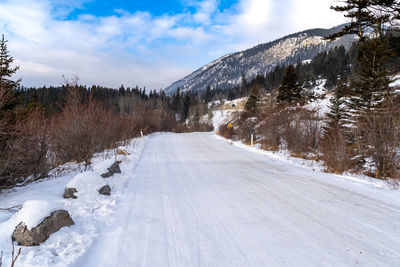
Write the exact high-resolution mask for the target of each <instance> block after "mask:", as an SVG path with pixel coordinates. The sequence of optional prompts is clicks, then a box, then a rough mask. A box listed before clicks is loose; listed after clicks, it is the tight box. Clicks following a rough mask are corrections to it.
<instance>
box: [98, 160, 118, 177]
mask: <svg viewBox="0 0 400 267" xmlns="http://www.w3.org/2000/svg"><path fill="white" fill-rule="evenodd" d="M114 162H115V160H114V159H106V160H103V161H100V162H99V163H97V164H95V165H94V166H93V171H94V172H95V173H97V174H99V175H102V174H104V173H106V172H108V168H109V167H110V166H111V165H112V164H113V163H114Z"/></svg>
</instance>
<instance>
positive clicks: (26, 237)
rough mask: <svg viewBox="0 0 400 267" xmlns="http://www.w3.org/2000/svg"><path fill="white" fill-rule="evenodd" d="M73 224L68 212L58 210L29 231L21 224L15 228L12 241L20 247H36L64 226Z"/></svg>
mask: <svg viewBox="0 0 400 267" xmlns="http://www.w3.org/2000/svg"><path fill="white" fill-rule="evenodd" d="M73 224H74V221H73V220H72V219H71V216H70V215H69V213H68V211H66V210H58V211H54V212H52V213H51V214H50V216H48V217H46V218H44V219H43V221H42V222H41V223H40V224H39V225H38V226H36V227H34V228H32V229H31V230H28V227H27V226H26V224H25V223H23V222H21V223H20V224H18V226H17V227H16V228H15V230H14V233H13V234H12V239H13V240H14V241H17V243H18V245H20V246H38V245H40V244H41V243H42V242H44V241H46V240H47V239H48V238H49V236H50V235H51V234H52V233H55V232H57V231H58V230H60V229H61V228H62V227H64V226H70V225H73Z"/></svg>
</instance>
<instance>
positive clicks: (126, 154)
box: [117, 147, 130, 156]
mask: <svg viewBox="0 0 400 267" xmlns="http://www.w3.org/2000/svg"><path fill="white" fill-rule="evenodd" d="M117 154H118V155H122V156H128V155H130V154H129V152H128V151H126V150H125V149H123V148H121V147H119V148H118V149H117Z"/></svg>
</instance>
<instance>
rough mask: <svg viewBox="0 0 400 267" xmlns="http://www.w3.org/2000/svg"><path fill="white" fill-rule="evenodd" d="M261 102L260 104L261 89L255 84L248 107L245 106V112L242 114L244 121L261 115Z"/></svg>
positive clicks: (248, 100)
mask: <svg viewBox="0 0 400 267" xmlns="http://www.w3.org/2000/svg"><path fill="white" fill-rule="evenodd" d="M259 102H260V87H259V86H258V85H257V84H255V85H254V86H253V87H252V88H251V91H250V95H249V98H248V99H247V102H246V105H245V106H244V112H243V113H242V119H247V118H250V117H255V116H257V115H258V113H259Z"/></svg>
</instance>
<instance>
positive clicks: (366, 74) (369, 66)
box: [350, 38, 392, 115]
mask: <svg viewBox="0 0 400 267" xmlns="http://www.w3.org/2000/svg"><path fill="white" fill-rule="evenodd" d="M391 55H392V53H391V51H390V50H389V48H388V45H387V42H386V41H385V40H382V39H381V38H373V39H370V40H367V41H364V42H363V43H362V44H361V45H360V47H359V51H358V55H357V66H358V67H357V69H356V71H355V72H356V74H357V76H356V77H355V78H354V79H353V80H352V82H351V95H352V96H351V98H350V108H351V109H353V110H354V111H355V113H357V114H359V115H361V113H362V112H363V111H371V110H373V109H375V108H376V107H378V106H381V104H382V101H385V102H386V103H389V102H390V101H391V88H390V87H389V84H390V83H391V79H390V75H389V71H388V70H387V63H388V60H389V58H390V56H391Z"/></svg>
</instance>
